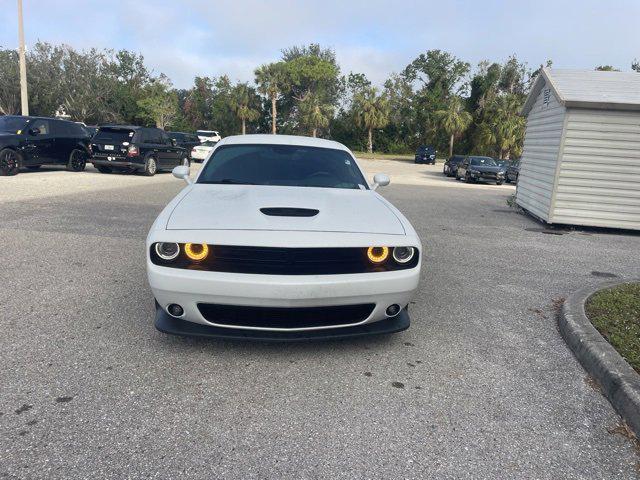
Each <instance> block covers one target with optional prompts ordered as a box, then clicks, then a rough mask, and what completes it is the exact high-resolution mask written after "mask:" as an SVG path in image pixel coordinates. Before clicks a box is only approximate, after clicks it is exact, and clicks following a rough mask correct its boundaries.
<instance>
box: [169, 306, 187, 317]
mask: <svg viewBox="0 0 640 480" xmlns="http://www.w3.org/2000/svg"><path fill="white" fill-rule="evenodd" d="M167 313H169V315H171V316H172V317H176V318H179V317H181V316H182V315H184V309H183V308H182V307H181V306H180V305H178V304H177V303H172V304H171V305H169V306H168V307H167Z"/></svg>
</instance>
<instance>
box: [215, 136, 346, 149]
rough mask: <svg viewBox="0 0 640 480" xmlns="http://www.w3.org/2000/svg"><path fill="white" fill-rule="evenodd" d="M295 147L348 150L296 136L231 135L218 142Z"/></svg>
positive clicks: (337, 145) (327, 142)
mask: <svg viewBox="0 0 640 480" xmlns="http://www.w3.org/2000/svg"><path fill="white" fill-rule="evenodd" d="M256 144H258V145H297V146H301V147H317V148H331V149H333V150H344V151H346V152H349V149H348V148H347V147H345V146H344V145H343V144H341V143H338V142H335V141H333V140H325V139H323V138H314V137H303V136H298V135H273V134H263V133H261V134H250V135H232V136H230V137H225V138H223V139H222V140H220V141H219V142H218V145H219V146H222V145H256Z"/></svg>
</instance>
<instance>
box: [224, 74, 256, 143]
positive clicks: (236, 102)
mask: <svg viewBox="0 0 640 480" xmlns="http://www.w3.org/2000/svg"><path fill="white" fill-rule="evenodd" d="M254 97H255V92H254V90H253V89H252V88H251V87H249V85H248V84H247V83H238V84H237V85H236V86H235V87H233V90H232V91H231V99H230V104H231V110H233V112H234V113H235V114H236V116H237V117H238V118H239V119H240V121H241V122H242V135H245V134H246V133H247V121H249V122H252V121H254V120H257V119H258V116H259V115H260V112H258V110H256V109H255V108H253V106H254V105H255V98H254Z"/></svg>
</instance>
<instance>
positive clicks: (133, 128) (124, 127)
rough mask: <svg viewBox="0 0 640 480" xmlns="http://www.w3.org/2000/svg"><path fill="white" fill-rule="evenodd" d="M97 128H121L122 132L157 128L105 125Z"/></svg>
mask: <svg viewBox="0 0 640 480" xmlns="http://www.w3.org/2000/svg"><path fill="white" fill-rule="evenodd" d="M98 128H121V129H123V130H140V129H141V128H154V129H155V128H157V127H140V126H138V125H117V124H114V125H112V124H106V125H100V126H99V127H98Z"/></svg>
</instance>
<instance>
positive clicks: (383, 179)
mask: <svg viewBox="0 0 640 480" xmlns="http://www.w3.org/2000/svg"><path fill="white" fill-rule="evenodd" d="M389 182H391V179H390V178H389V175H387V174H386V173H376V174H375V175H374V177H373V185H372V188H373V190H375V189H377V188H378V187H386V186H387V185H389Z"/></svg>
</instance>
